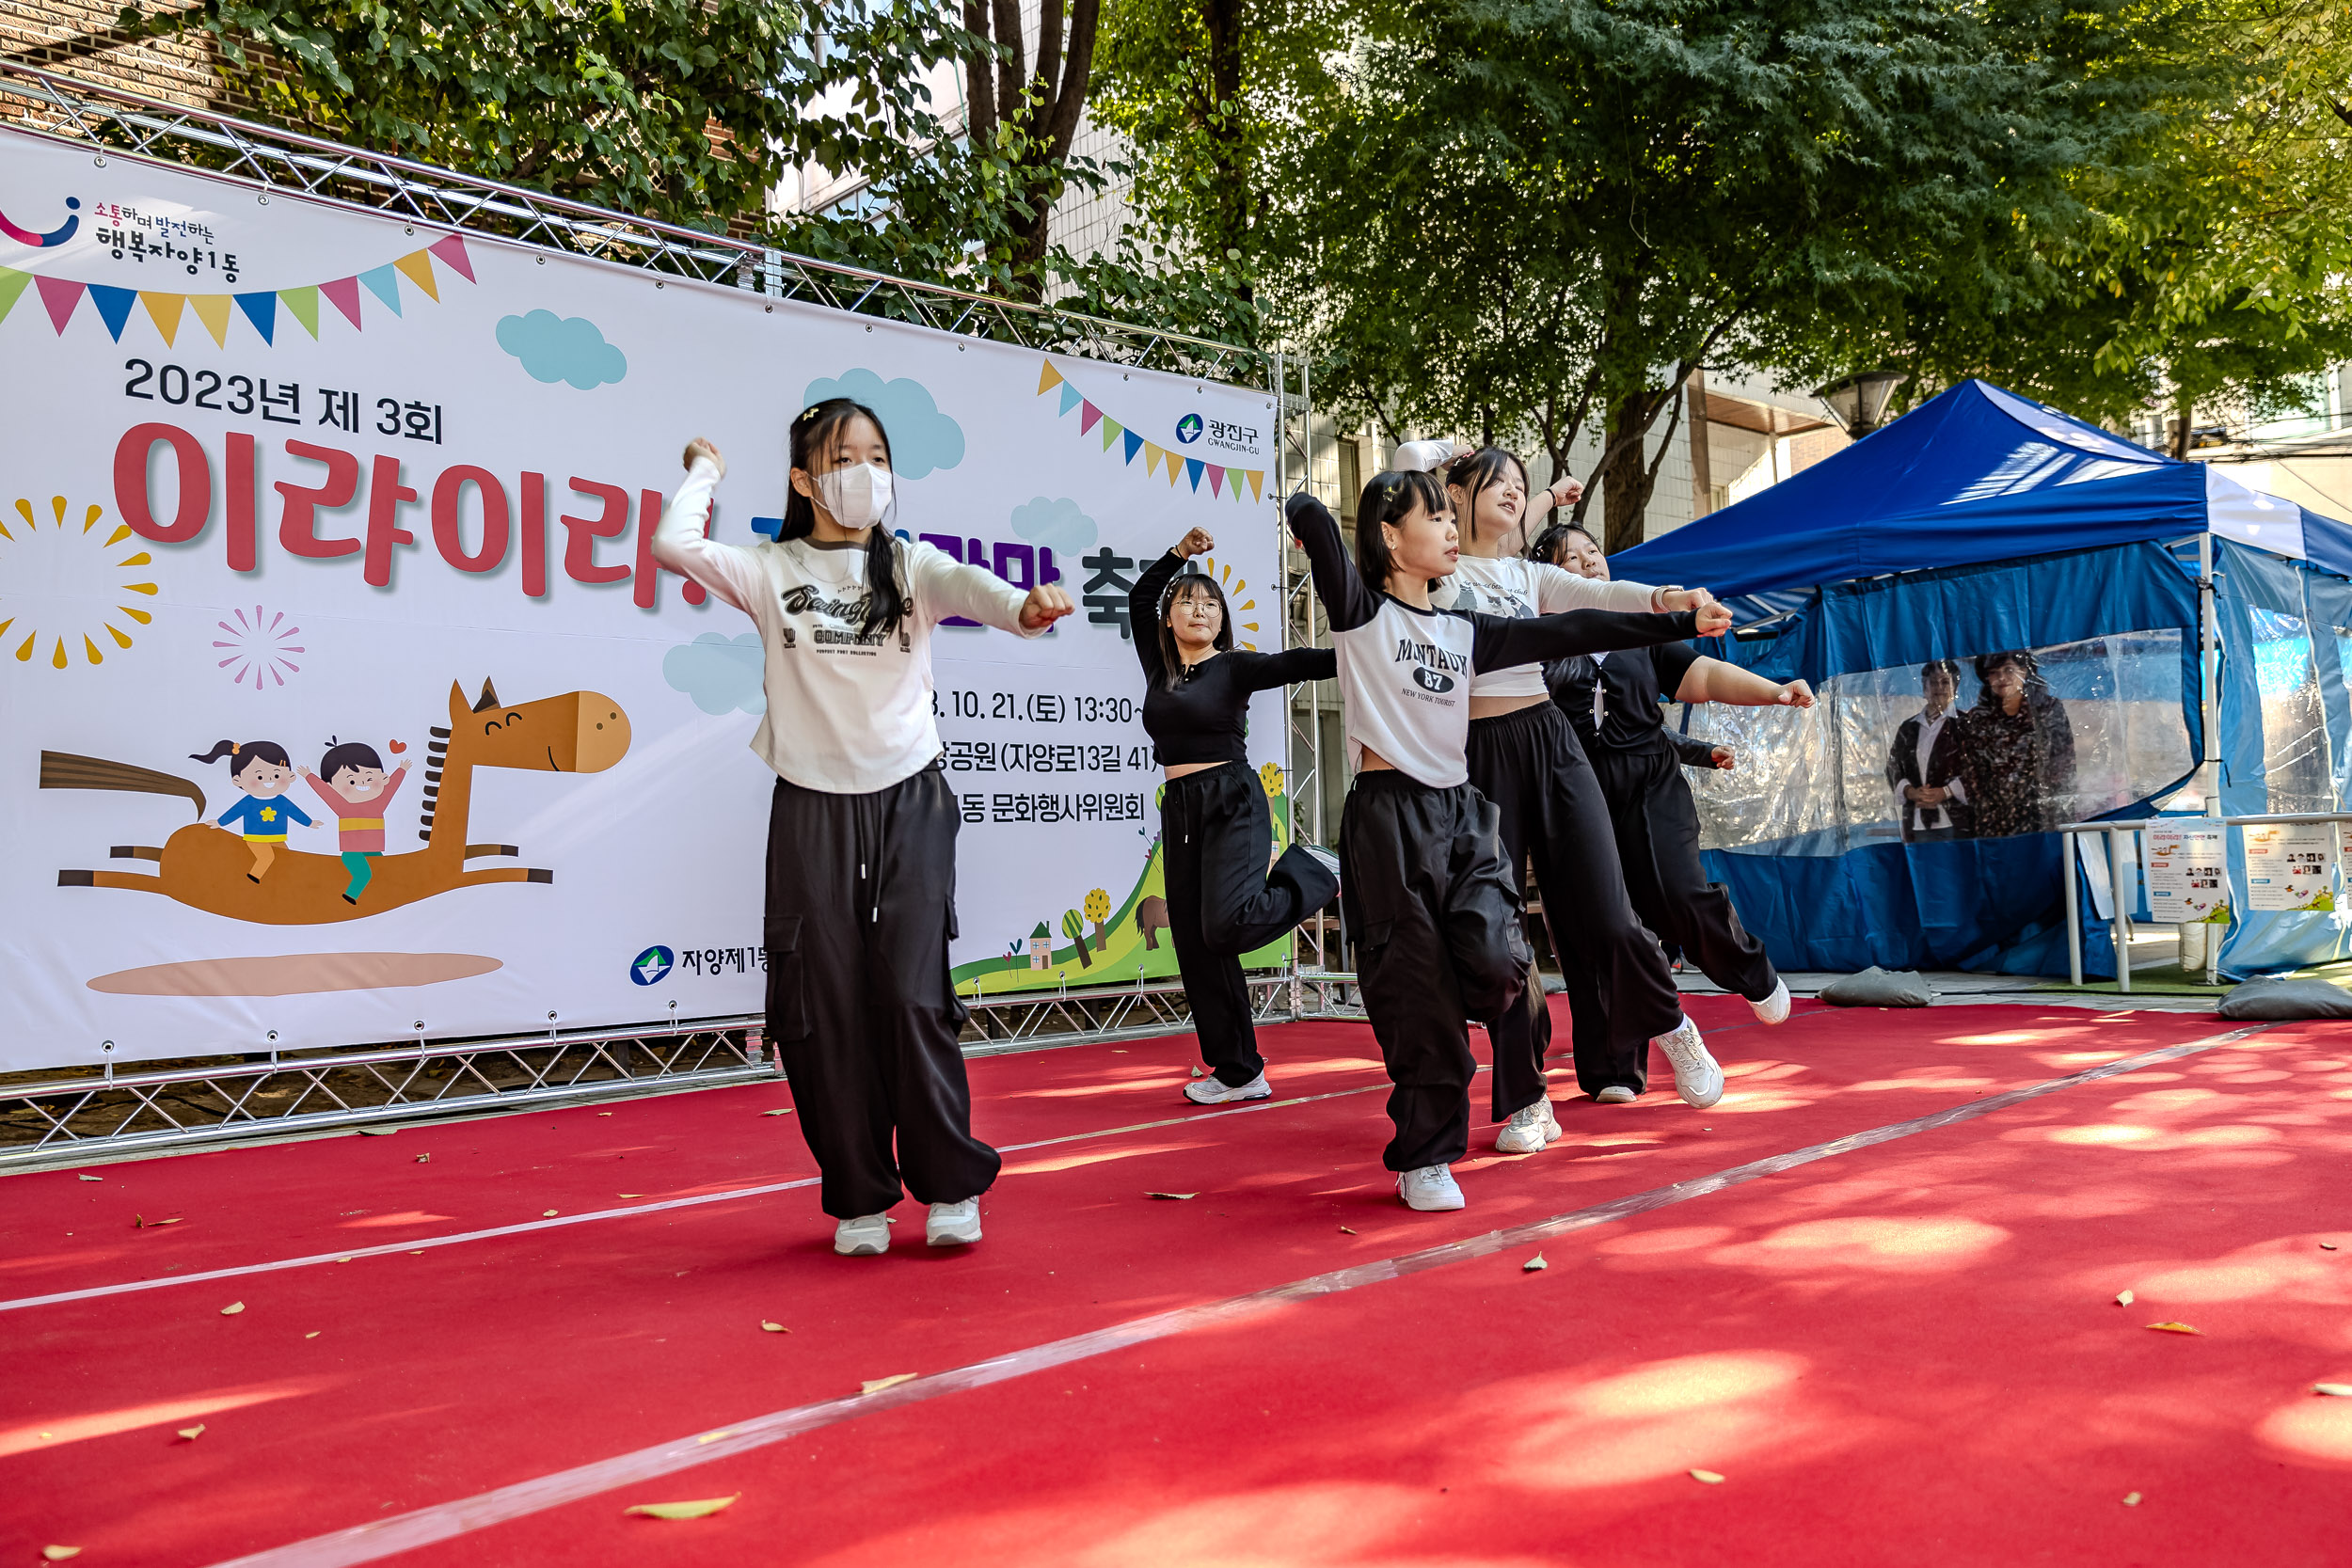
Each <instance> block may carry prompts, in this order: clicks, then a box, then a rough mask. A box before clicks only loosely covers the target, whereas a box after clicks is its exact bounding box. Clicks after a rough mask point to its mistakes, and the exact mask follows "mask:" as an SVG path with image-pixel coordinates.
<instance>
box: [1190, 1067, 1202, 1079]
mask: <svg viewBox="0 0 2352 1568" xmlns="http://www.w3.org/2000/svg"><path fill="white" fill-rule="evenodd" d="M1192 1075H1193V1076H1194V1077H1195V1078H1198V1077H1200V1069H1199V1068H1194V1069H1192Z"/></svg>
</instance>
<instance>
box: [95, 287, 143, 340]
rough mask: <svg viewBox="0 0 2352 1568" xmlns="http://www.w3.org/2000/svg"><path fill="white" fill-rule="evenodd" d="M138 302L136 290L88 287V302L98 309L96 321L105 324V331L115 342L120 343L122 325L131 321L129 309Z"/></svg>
mask: <svg viewBox="0 0 2352 1568" xmlns="http://www.w3.org/2000/svg"><path fill="white" fill-rule="evenodd" d="M138 301H139V292H138V291H137V290H136V289H118V288H115V287H113V286H112V285H110V284H105V283H93V284H91V285H90V286H89V302H90V303H91V304H92V305H95V306H97V307H98V319H99V320H100V321H103V322H104V323H105V324H106V331H107V334H108V335H109V336H111V337H112V338H113V339H114V341H116V342H118V343H119V342H120V341H122V325H123V323H125V322H127V321H129V320H130V319H131V307H132V306H134V305H136V304H137V303H138Z"/></svg>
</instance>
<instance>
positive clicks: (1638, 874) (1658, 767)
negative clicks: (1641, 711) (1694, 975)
mask: <svg viewBox="0 0 2352 1568" xmlns="http://www.w3.org/2000/svg"><path fill="white" fill-rule="evenodd" d="M1593 771H1594V773H1595V775H1596V776H1597V777H1598V778H1599V780H1600V786H1601V791H1602V793H1603V794H1605V795H1606V796H1607V797H1608V798H1609V815H1610V817H1611V819H1612V821H1613V826H1614V829H1615V832H1616V840H1617V858H1618V860H1619V861H1620V862H1622V863H1623V864H1624V866H1625V886H1626V892H1627V893H1628V894H1629V895H1630V896H1631V897H1632V899H1633V908H1634V910H1635V911H1636V912H1637V913H1639V914H1640V915H1641V917H1642V920H1643V923H1644V924H1645V925H1647V926H1648V927H1649V928H1650V929H1651V930H1653V931H1656V932H1657V933H1658V934H1659V935H1660V936H1661V937H1663V938H1665V939H1666V940H1667V941H1669V942H1674V943H1675V944H1676V945H1677V946H1678V947H1680V948H1681V949H1682V956H1683V957H1684V958H1686V959H1688V960H1689V961H1690V962H1692V963H1694V964H1696V965H1698V967H1699V970H1700V973H1702V974H1705V975H1706V976H1707V977H1708V979H1710V980H1712V981H1714V982H1715V983H1716V984H1717V985H1719V986H1721V987H1723V988H1724V990H1728V991H1736V992H1738V993H1739V994H1740V995H1741V996H1744V997H1746V998H1747V999H1748V1000H1749V1001H1751V1002H1761V1001H1763V1000H1764V999H1765V998H1766V997H1768V996H1770V995H1772V988H1773V987H1774V986H1777V985H1778V984H1780V972H1779V971H1777V970H1775V969H1774V968H1773V967H1772V959H1771V958H1767V957H1765V955H1764V944H1763V943H1762V942H1758V941H1756V938H1754V937H1753V936H1750V935H1749V934H1748V931H1747V928H1746V927H1743V926H1741V925H1740V913H1739V911H1737V910H1735V909H1733V908H1732V907H1731V890H1730V889H1728V888H1726V887H1724V885H1723V883H1721V882H1710V881H1708V879H1707V872H1706V869H1705V868H1704V867H1703V866H1702V865H1701V864H1700V863H1699V811H1698V802H1697V801H1696V800H1692V797H1691V781H1690V780H1688V779H1686V778H1684V777H1683V776H1682V765H1681V764H1680V763H1679V762H1677V761H1676V760H1675V758H1674V755H1673V754H1672V753H1671V752H1668V751H1667V750H1666V749H1665V748H1664V746H1662V745H1661V746H1660V747H1659V749H1658V750H1657V751H1655V752H1602V753H1601V754H1600V755H1599V756H1597V757H1595V758H1594V759H1593Z"/></svg>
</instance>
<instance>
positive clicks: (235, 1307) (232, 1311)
mask: <svg viewBox="0 0 2352 1568" xmlns="http://www.w3.org/2000/svg"><path fill="white" fill-rule="evenodd" d="M244 1310H245V1303H244V1302H241V1301H232V1302H230V1304H229V1305H228V1306H226V1307H222V1308H221V1309H220V1315H221V1316H222V1317H224V1318H233V1317H235V1316H236V1315H237V1314H238V1313H240V1312H242V1311H244Z"/></svg>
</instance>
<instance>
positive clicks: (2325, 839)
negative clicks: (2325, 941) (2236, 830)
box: [2240, 822, 2336, 910]
mask: <svg viewBox="0 0 2352 1568" xmlns="http://www.w3.org/2000/svg"><path fill="white" fill-rule="evenodd" d="M2335 828H2336V825H2335V824H2334V823H2332V822H2254V823H2249V824H2248V825H2247V826H2246V827H2245V828H2243V829H2241V830H2240V832H2243V833H2244V834H2245V841H2246V907H2247V908H2248V909H2249V910H2332V909H2334V908H2335V907H2336V900H2335V882H2336V832H2335Z"/></svg>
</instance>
